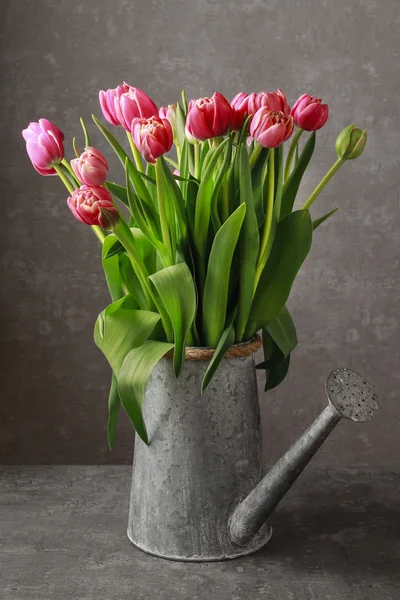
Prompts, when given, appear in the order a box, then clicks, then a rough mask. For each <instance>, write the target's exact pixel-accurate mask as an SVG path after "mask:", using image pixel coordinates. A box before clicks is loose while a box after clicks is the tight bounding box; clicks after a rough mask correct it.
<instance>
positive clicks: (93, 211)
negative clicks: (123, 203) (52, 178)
mask: <svg viewBox="0 0 400 600" xmlns="http://www.w3.org/2000/svg"><path fill="white" fill-rule="evenodd" d="M67 203H68V206H69V208H70V210H71V212H72V214H73V215H74V217H75V218H76V219H78V221H80V222H81V223H85V225H100V227H101V228H102V229H105V230H108V229H114V228H115V227H116V226H117V225H118V223H119V221H120V215H119V212H118V210H117V209H116V207H115V206H114V203H113V200H112V196H111V194H110V192H109V191H108V190H106V189H105V188H103V187H99V186H93V187H90V186H88V185H82V186H81V187H80V188H78V189H77V190H75V191H74V192H72V195H71V196H70V197H69V198H68V200H67Z"/></svg>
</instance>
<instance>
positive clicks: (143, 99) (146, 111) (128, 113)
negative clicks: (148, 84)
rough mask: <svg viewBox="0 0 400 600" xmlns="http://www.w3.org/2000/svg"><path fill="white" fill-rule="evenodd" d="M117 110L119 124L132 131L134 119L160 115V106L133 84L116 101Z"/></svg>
mask: <svg viewBox="0 0 400 600" xmlns="http://www.w3.org/2000/svg"><path fill="white" fill-rule="evenodd" d="M124 85H127V84H126V83H124ZM115 110H116V113H117V119H118V121H119V124H120V125H122V127H123V128H124V129H126V131H131V128H132V121H133V119H149V118H150V117H158V108H157V106H156V105H155V104H154V102H153V100H152V99H151V98H149V96H148V95H147V94H145V93H144V92H142V90H140V89H139V88H134V87H131V86H128V90H127V91H126V92H124V93H123V94H121V96H120V97H119V98H118V99H117V100H116V101H115Z"/></svg>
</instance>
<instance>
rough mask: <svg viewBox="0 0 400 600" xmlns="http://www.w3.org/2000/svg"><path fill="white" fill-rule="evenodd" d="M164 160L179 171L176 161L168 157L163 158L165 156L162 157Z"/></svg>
mask: <svg viewBox="0 0 400 600" xmlns="http://www.w3.org/2000/svg"><path fill="white" fill-rule="evenodd" d="M164 158H165V160H166V161H167V163H169V164H170V165H172V166H173V167H174V169H179V164H178V163H177V161H176V160H174V159H173V158H171V157H170V156H165V155H164Z"/></svg>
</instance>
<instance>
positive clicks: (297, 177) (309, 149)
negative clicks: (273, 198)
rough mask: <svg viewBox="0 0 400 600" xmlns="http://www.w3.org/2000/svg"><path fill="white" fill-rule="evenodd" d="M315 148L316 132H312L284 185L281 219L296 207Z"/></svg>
mask: <svg viewBox="0 0 400 600" xmlns="http://www.w3.org/2000/svg"><path fill="white" fill-rule="evenodd" d="M314 148H315V131H313V132H312V134H311V135H310V137H309V138H308V140H307V142H306V144H305V146H304V148H303V150H302V152H301V154H300V157H299V160H298V161H297V163H296V166H295V167H294V169H293V171H292V172H291V174H290V176H289V178H288V180H287V181H286V182H285V184H284V185H283V190H282V205H281V211H280V219H281V220H282V219H284V218H285V217H287V215H289V214H290V213H291V212H292V210H293V206H294V201H295V200H296V194H297V191H298V189H299V186H300V183H301V180H302V178H303V175H304V172H305V170H306V168H307V167H308V164H309V162H310V160H311V157H312V155H313V152H314Z"/></svg>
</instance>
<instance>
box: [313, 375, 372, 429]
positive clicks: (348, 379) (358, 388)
mask: <svg viewBox="0 0 400 600" xmlns="http://www.w3.org/2000/svg"><path fill="white" fill-rule="evenodd" d="M325 389H326V395H327V396H328V400H329V406H330V407H332V409H333V410H336V412H337V413H338V415H340V417H343V418H344V419H349V420H350V421H356V422H358V423H365V422H367V421H370V420H371V419H372V417H373V416H374V414H375V412H376V411H377V410H378V403H377V401H376V395H375V394H374V392H373V390H372V388H371V386H370V384H369V383H368V381H367V380H366V379H364V377H361V375H359V374H358V373H355V372H354V371H350V370H349V369H335V371H332V373H331V374H330V375H328V377H327V380H326V384H325Z"/></svg>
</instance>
